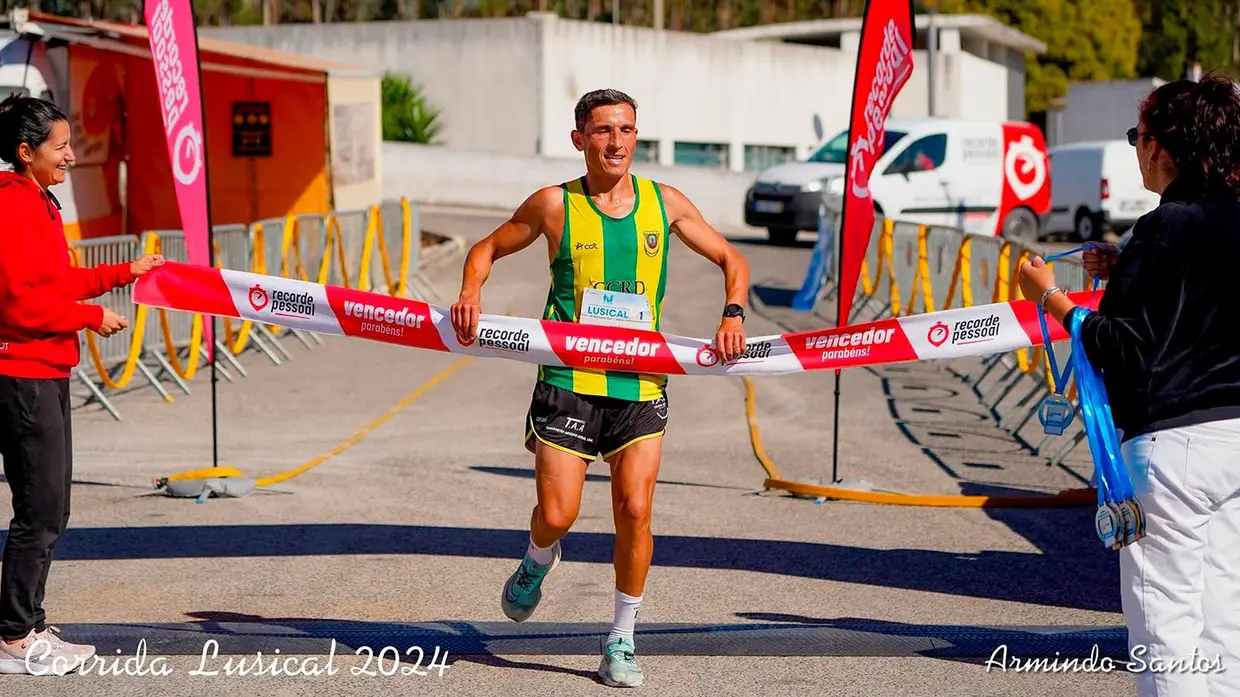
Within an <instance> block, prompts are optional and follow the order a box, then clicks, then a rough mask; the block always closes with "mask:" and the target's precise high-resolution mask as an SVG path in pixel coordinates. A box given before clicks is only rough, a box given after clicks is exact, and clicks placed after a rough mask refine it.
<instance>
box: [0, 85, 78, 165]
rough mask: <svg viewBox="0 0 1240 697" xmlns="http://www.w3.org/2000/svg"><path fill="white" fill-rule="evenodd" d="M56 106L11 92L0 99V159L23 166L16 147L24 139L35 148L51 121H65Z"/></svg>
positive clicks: (49, 129)
mask: <svg viewBox="0 0 1240 697" xmlns="http://www.w3.org/2000/svg"><path fill="white" fill-rule="evenodd" d="M68 120H69V119H67V118H66V117H65V112H64V111H62V110H61V108H60V107H58V106H56V105H55V104H53V103H51V102H49V101H47V100H46V99H39V98H37V97H19V96H17V95H13V96H11V97H9V98H8V99H6V100H4V101H3V102H0V160H4V161H5V162H7V163H9V164H11V165H13V168H14V169H16V170H17V171H19V172H20V171H22V170H23V169H24V168H25V167H24V165H23V164H22V161H21V158H20V157H18V156H17V148H18V147H19V146H20V145H21V144H22V143H25V144H27V145H29V146H30V147H32V148H35V149H36V150H37V149H38V147H39V146H40V145H43V143H44V141H46V140H47V138H48V136H50V135H51V132H52V124H54V123H56V122H57V121H68Z"/></svg>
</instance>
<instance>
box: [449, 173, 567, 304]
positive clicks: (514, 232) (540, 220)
mask: <svg viewBox="0 0 1240 697" xmlns="http://www.w3.org/2000/svg"><path fill="white" fill-rule="evenodd" d="M561 200H562V199H561V190H560V188H559V187H556V186H548V187H544V188H542V189H539V190H538V191H535V192H534V193H533V194H530V196H529V198H527V199H525V201H524V202H523V203H522V204H521V205H520V206H518V207H517V209H516V210H515V211H513V213H512V217H511V218H509V219H508V220H506V221H504V223H503V224H501V225H500V226H499V227H497V228H495V231H494V232H492V233H491V234H490V235H487V236H486V237H484V238H482V239H480V240H478V241H477V242H476V243H474V246H472V247H470V248H469V253H468V254H467V255H466V256H465V268H464V271H463V273H462V278H461V298H469V299H473V300H475V301H476V300H477V298H478V296H479V295H481V294H482V286H483V284H485V283H486V282H487V278H489V277H490V275H491V265H492V264H494V263H495V262H496V261H497V260H499V259H502V258H504V257H506V256H508V255H509V254H515V253H517V252H519V251H521V250H522V249H525V248H526V247H528V246H530V245H531V244H533V243H534V240H536V239H538V238H539V237H540V236H541V235H542V233H543V229H544V227H545V224H544V221H545V220H547V216H548V214H549V213H550V212H551V208H552V207H553V206H555V205H556V204H558V203H559V202H560V201H561Z"/></svg>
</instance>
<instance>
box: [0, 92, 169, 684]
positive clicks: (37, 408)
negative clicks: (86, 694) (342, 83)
mask: <svg viewBox="0 0 1240 697" xmlns="http://www.w3.org/2000/svg"><path fill="white" fill-rule="evenodd" d="M0 160H4V161H5V162H7V163H9V164H11V165H12V166H13V171H12V172H8V171H5V172H0V456H2V457H3V458H4V475H5V477H6V478H7V480H8V483H9V489H10V490H11V491H12V494H13V519H12V522H11V523H10V525H9V534H8V538H7V539H6V540H5V544H4V557H3V562H2V564H0V673H35V674H44V673H55V674H63V673H65V672H68V671H69V670H72V669H73V668H74V667H76V666H79V665H81V662H83V661H85V660H87V659H89V658H90V657H91V656H93V655H94V653H95V649H94V647H93V646H85V645H80V644H71V643H69V642H66V641H64V640H63V639H61V638H60V637H59V636H58V635H57V634H54V633H53V632H54V631H55V628H54V627H50V626H48V625H47V624H46V617H45V613H44V611H43V607H42V605H43V595H44V588H45V587H46V585H47V574H48V569H49V568H50V566H51V563H52V556H53V552H54V550H55V547H56V541H57V540H58V539H59V538H60V536H61V535H62V534H63V533H64V531H65V527H66V525H67V523H68V520H69V489H70V482H71V480H72V477H73V472H72V470H73V444H72V434H71V429H70V413H69V375H70V371H71V370H72V369H73V368H74V367H75V366H77V364H78V361H79V359H80V355H79V353H80V344H79V341H78V334H77V332H78V331H79V330H82V329H89V330H91V331H93V332H96V333H97V334H99V335H100V336H105V337H107V336H112V335H113V334H115V333H116V332H118V331H121V330H122V329H124V328H125V327H128V326H129V323H128V321H127V320H126V319H125V318H124V317H121V316H119V315H117V314H116V313H115V312H112V311H111V310H109V309H107V308H106V307H103V306H101V305H86V304H81V303H80V302H79V301H81V300H87V299H90V298H96V297H98V296H100V295H103V294H104V293H107V292H108V291H110V290H112V289H113V288H118V287H121V286H124V285H127V284H129V283H132V282H133V281H134V279H135V278H137V277H138V276H141V275H143V274H145V273H146V272H148V271H150V270H151V269H152V268H154V267H156V266H158V265H160V264H162V263H163V259H162V258H161V257H159V256H158V255H151V256H147V257H143V258H141V259H139V260H137V261H134V262H133V263H129V264H114V265H103V266H99V267H96V268H93V269H81V268H75V267H73V266H71V265H70V262H69V247H68V244H67V242H66V241H65V234H64V228H63V226H62V221H61V217H60V204H59V202H57V201H56V197H55V196H53V195H52V194H51V192H49V191H48V190H47V189H48V187H50V186H52V185H54V184H60V183H61V182H63V181H64V180H65V173H66V171H67V170H68V168H69V166H70V165H71V164H73V150H72V149H71V148H70V147H69V122H68V119H66V118H65V114H64V112H63V111H61V110H60V109H59V108H58V107H57V106H56V105H55V104H52V103H51V102H47V101H44V100H41V99H35V98H31V97H11V98H9V99H6V100H5V101H4V102H3V103H0Z"/></svg>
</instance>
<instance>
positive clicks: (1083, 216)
mask: <svg viewBox="0 0 1240 697" xmlns="http://www.w3.org/2000/svg"><path fill="white" fill-rule="evenodd" d="M1072 232H1073V234H1074V235H1076V239H1077V241H1078V242H1091V241H1093V240H1095V239H1097V238H1098V237H1099V236H1100V235H1101V234H1102V231H1101V230H1099V229H1098V221H1097V220H1095V219H1094V216H1093V215H1091V214H1090V212H1089V211H1087V210H1085V209H1084V208H1082V209H1080V210H1078V211H1077V212H1076V221H1075V222H1074V223H1073V226H1072Z"/></svg>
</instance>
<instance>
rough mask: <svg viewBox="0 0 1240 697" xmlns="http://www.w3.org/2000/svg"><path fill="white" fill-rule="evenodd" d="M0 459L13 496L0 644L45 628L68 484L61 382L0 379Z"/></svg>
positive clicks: (2, 567)
mask: <svg viewBox="0 0 1240 697" xmlns="http://www.w3.org/2000/svg"><path fill="white" fill-rule="evenodd" d="M0 456H3V458H4V476H5V478H6V479H7V480H8V483H9V490H10V491H12V492H13V519H12V520H11V521H10V522H9V534H8V538H7V539H6V540H5V542H4V557H3V562H2V563H0V638H2V639H7V640H10V641H11V640H14V639H19V638H21V637H24V636H26V634H28V633H29V632H30V630H31V629H35V630H37V631H40V632H41V631H43V630H44V629H46V628H47V627H46V625H45V620H46V614H45V613H44V611H43V594H44V591H45V589H46V588H47V574H48V571H49V570H50V569H51V567H52V556H53V553H54V552H55V549H56V541H57V540H59V539H60V536H61V535H63V534H64V531H65V528H66V526H67V525H68V523H69V491H70V482H71V481H72V479H73V433H72V429H71V426H70V414H69V380H68V379H67V378H64V379H34V378H11V377H7V376H3V375H0Z"/></svg>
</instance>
